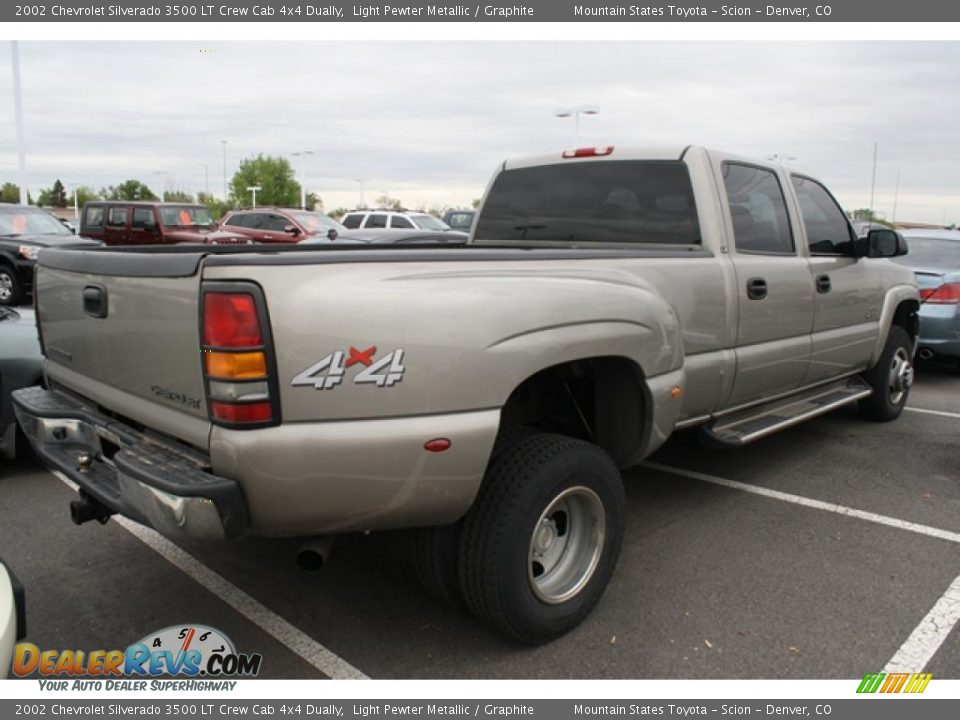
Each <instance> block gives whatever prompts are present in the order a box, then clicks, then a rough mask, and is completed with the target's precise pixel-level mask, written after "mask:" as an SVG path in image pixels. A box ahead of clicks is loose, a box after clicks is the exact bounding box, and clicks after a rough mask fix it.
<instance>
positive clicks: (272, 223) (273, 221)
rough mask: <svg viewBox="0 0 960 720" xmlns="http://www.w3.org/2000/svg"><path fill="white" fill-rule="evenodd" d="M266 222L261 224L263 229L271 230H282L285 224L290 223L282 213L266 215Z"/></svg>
mask: <svg viewBox="0 0 960 720" xmlns="http://www.w3.org/2000/svg"><path fill="white" fill-rule="evenodd" d="M266 219H267V221H266V223H265V224H264V226H263V229H264V230H269V231H271V232H283V229H284V228H285V227H286V226H287V225H292V224H293V223H291V222H290V221H289V220H287V219H286V218H285V217H283V215H272V214H271V215H267V216H266Z"/></svg>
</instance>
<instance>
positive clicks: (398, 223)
mask: <svg viewBox="0 0 960 720" xmlns="http://www.w3.org/2000/svg"><path fill="white" fill-rule="evenodd" d="M390 227H392V228H408V229H413V223H412V222H410V221H409V220H407V219H406V218H405V217H402V216H400V215H394V216H393V217H392V218H390Z"/></svg>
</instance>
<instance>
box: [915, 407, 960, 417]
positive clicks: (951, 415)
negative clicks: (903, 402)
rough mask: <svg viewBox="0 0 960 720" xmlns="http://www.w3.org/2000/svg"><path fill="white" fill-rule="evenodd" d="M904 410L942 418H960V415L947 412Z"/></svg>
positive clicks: (923, 409)
mask: <svg viewBox="0 0 960 720" xmlns="http://www.w3.org/2000/svg"><path fill="white" fill-rule="evenodd" d="M904 410H909V411H910V412H915V413H923V414H924V415H939V416H940V417H950V418H960V413H953V412H947V411H946V410H927V409H925V408H915V407H905V408H904Z"/></svg>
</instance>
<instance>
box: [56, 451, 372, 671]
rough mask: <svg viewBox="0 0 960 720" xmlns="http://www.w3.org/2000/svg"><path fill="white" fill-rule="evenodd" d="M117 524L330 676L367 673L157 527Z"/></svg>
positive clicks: (121, 521)
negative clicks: (196, 556) (219, 572)
mask: <svg viewBox="0 0 960 720" xmlns="http://www.w3.org/2000/svg"><path fill="white" fill-rule="evenodd" d="M53 474H54V475H56V476H57V477H58V478H60V479H61V480H62V481H63V482H65V483H66V484H67V486H69V487H70V488H72V489H74V490H76V489H77V486H76V485H75V484H74V483H73V481H72V480H70V478H68V477H67V476H66V475H64V474H63V473H61V472H59V471H56V470H55V471H53ZM113 519H114V520H115V521H116V523H117V525H119V526H120V527H122V528H123V529H124V530H126V531H127V532H129V533H130V534H131V535H133V536H134V537H136V538H137V539H138V540H140V541H141V542H143V543H144V544H145V545H147V546H148V547H150V549H152V550H154V551H156V552H157V553H159V554H160V555H161V556H163V558H164V559H165V560H167V561H168V562H169V563H171V564H172V565H174V566H175V567H176V568H178V569H179V570H181V571H183V572H184V573H185V574H186V575H188V576H190V577H191V578H192V579H193V580H195V581H196V582H198V583H200V584H201V585H202V586H203V587H205V588H206V589H207V590H209V591H210V592H212V593H213V594H214V595H215V596H217V597H218V598H220V599H221V600H223V601H224V602H225V603H227V605H229V606H230V607H232V608H233V609H234V610H236V611H237V612H238V613H240V614H241V615H243V616H244V617H245V618H247V620H249V621H250V622H252V623H253V624H254V625H256V626H257V627H259V628H260V629H261V630H263V631H264V632H266V633H267V634H268V635H271V636H272V637H274V638H275V639H276V640H277V641H278V642H280V643H281V644H282V645H284V646H286V647H287V648H288V649H289V650H290V651H291V652H294V653H296V654H297V655H299V656H300V657H301V658H303V659H304V660H306V661H307V662H308V663H310V664H311V665H313V667H315V668H316V669H317V670H319V671H320V672H322V673H323V674H324V675H326V676H327V677H330V678H333V679H335V680H363V679H368V678H367V676H366V675H364V674H363V673H362V672H360V671H359V670H357V668H355V667H353V666H352V665H351V664H350V663H348V662H347V661H346V660H344V659H343V658H341V657H339V656H338V655H335V654H334V653H332V652H330V651H329V650H327V648H325V647H324V646H323V645H321V644H320V643H318V642H317V641H316V640H314V639H313V638H312V637H310V636H309V635H307V634H306V633H305V632H303V631H302V630H300V629H298V628H296V627H294V626H293V625H291V624H290V623H289V622H287V621H286V620H284V619H283V618H282V617H280V616H279V615H277V614H276V613H275V612H273V611H272V610H270V609H269V608H268V607H266V606H265V605H263V604H262V603H260V602H259V601H257V600H255V599H254V598H252V597H251V596H250V595H248V594H247V593H245V592H244V591H243V590H241V589H240V588H238V587H237V586H236V585H234V584H233V583H231V582H230V581H229V580H227V579H226V578H224V577H223V576H222V575H220V574H218V573H215V572H214V571H213V570H211V569H210V568H208V567H207V566H206V565H204V564H203V563H201V562H200V561H199V560H197V559H196V558H195V557H193V555H191V554H190V553H188V552H186V551H185V550H183V549H182V548H180V547H179V546H177V545H175V544H174V543H172V542H170V541H169V540H167V539H166V538H165V537H163V536H162V535H160V534H159V533H157V532H156V531H154V530H151V529H149V528H146V527H144V526H143V525H138V524H137V523H135V522H133V521H131V520H128V519H127V518H125V517H122V516H119V515H114V516H113Z"/></svg>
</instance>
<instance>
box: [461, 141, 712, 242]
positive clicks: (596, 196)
mask: <svg viewBox="0 0 960 720" xmlns="http://www.w3.org/2000/svg"><path fill="white" fill-rule="evenodd" d="M474 237H476V238H479V239H480V240H482V241H491V240H492V241H503V240H506V241H511V240H512V241H525V242H528V243H537V242H550V243H568V242H575V243H580V242H606V243H657V244H670V245H693V244H699V243H700V225H699V223H698V221H697V209H696V205H695V204H694V199H693V187H692V185H691V183H690V174H689V173H688V172H687V167H686V165H684V163H683V162H682V161H673V160H670V161H664V160H619V161H612V162H575V163H570V164H560V163H557V164H552V165H542V166H539V167H527V168H519V169H516V170H505V171H504V172H501V173H500V174H499V175H498V176H497V178H496V180H494V182H493V186H492V187H491V188H490V192H489V193H488V195H487V199H486V201H485V202H484V206H483V212H481V213H480V214H479V215H478V216H477V220H476V225H475V226H474Z"/></svg>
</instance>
